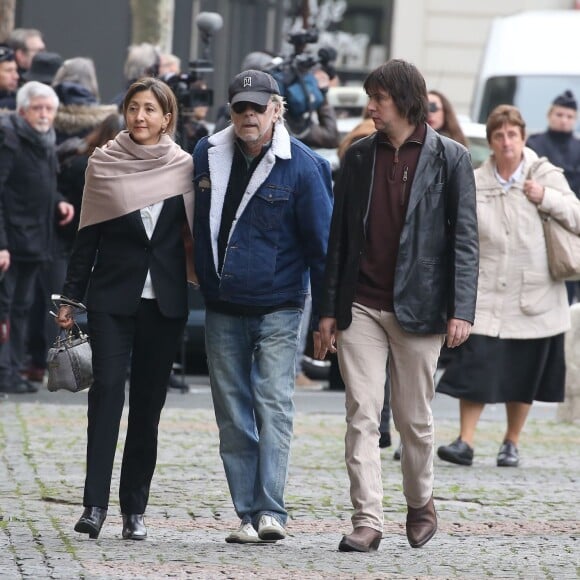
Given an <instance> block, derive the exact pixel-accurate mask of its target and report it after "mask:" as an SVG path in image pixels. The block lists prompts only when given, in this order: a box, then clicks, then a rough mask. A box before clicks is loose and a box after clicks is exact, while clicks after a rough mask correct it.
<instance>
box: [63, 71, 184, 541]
mask: <svg viewBox="0 0 580 580" xmlns="http://www.w3.org/2000/svg"><path fill="white" fill-rule="evenodd" d="M123 114H124V117H125V123H126V126H127V130H126V131H121V132H120V133H119V134H118V135H117V137H116V138H115V140H114V141H111V142H110V143H109V144H108V145H107V146H106V147H103V148H98V149H96V150H95V153H94V154H93V155H92V157H91V158H90V160H89V165H88V168H87V173H86V183H85V190H84V194H83V203H82V210H81V220H80V225H79V232H78V234H77V238H76V241H75V245H74V248H73V252H72V256H71V259H70V263H69V268H68V273H67V279H66V282H65V285H64V289H63V294H64V295H65V296H66V297H68V298H70V299H73V300H75V301H83V300H84V296H85V293H86V295H87V298H86V301H87V302H86V303H87V309H88V328H89V335H90V337H91V344H92V349H93V375H94V383H93V385H92V387H91V388H90V391H89V400H88V403H89V407H88V430H87V476H86V481H85V491H84V500H83V504H84V506H85V510H84V512H83V514H82V516H81V518H80V519H79V521H78V522H77V524H76V525H75V530H76V531H77V532H80V533H85V534H88V535H89V537H91V538H97V537H98V535H99V533H100V531H101V527H102V525H103V522H104V521H105V518H106V515H107V508H108V504H109V493H110V485H111V476H112V469H113V461H114V456H115V448H116V445H117V439H118V434H119V424H120V420H121V414H122V411H123V403H124V398H125V379H126V376H127V366H128V364H129V361H130V363H131V378H130V393H129V420H128V426H127V436H126V440H125V449H124V453H123V464H122V468H121V481H120V488H119V499H120V507H121V513H122V516H123V531H122V535H123V538H126V539H133V540H142V539H144V538H145V537H146V536H147V530H146V528H145V525H144V521H143V514H144V512H145V508H146V507H147V501H148V497H149V488H150V484H151V479H152V477H153V472H154V470H155V463H156V457H157V430H158V424H159V418H160V414H161V410H162V408H163V405H164V403H165V397H166V392H167V389H166V387H167V379H168V377H169V373H170V371H171V366H172V363H173V358H174V355H175V353H176V351H177V347H178V344H179V340H180V339H181V336H182V334H183V329H184V326H185V321H186V319H187V277H186V266H187V264H186V246H187V245H188V244H187V242H188V241H189V240H188V239H186V238H187V236H188V235H189V232H190V231H191V230H190V229H189V228H188V227H187V222H188V221H190V218H191V213H192V211H193V200H192V196H191V193H192V175H193V166H192V161H191V157H190V156H189V155H188V154H187V153H185V152H184V151H183V150H182V149H181V148H180V147H179V146H178V145H177V144H176V143H175V142H174V141H173V140H172V139H171V138H170V137H169V135H172V134H173V131H174V127H175V122H176V118H177V104H176V101H175V97H174V95H173V93H172V92H171V89H169V87H168V86H167V85H166V84H165V83H163V82H162V81H159V80H157V79H154V78H145V79H141V80H140V81H137V82H135V83H133V85H131V87H130V88H129V90H128V92H127V95H126V97H125V100H124V103H123ZM189 210H191V211H189ZM186 216H187V218H189V219H187V220H186ZM57 323H58V324H59V325H60V326H61V327H62V328H65V329H66V328H70V327H71V326H72V324H73V318H72V309H71V307H70V306H68V305H66V304H63V305H61V306H60V308H59V311H58V316H57Z"/></svg>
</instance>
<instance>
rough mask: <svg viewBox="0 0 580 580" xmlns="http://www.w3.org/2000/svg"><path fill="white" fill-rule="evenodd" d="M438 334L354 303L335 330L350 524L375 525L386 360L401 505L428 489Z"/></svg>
mask: <svg viewBox="0 0 580 580" xmlns="http://www.w3.org/2000/svg"><path fill="white" fill-rule="evenodd" d="M443 340H444V335H440V334H428V335H427V334H411V333H409V332H406V331H405V330H403V329H402V328H401V326H400V325H399V323H398V322H397V319H396V318H395V315H394V314H393V313H392V312H385V311H381V310H375V309H373V308H368V307H366V306H363V305H361V304H357V303H355V304H353V306H352V323H351V325H350V326H349V327H348V328H347V329H346V330H343V331H339V332H338V333H337V348H338V362H339V366H340V372H341V374H342V378H343V380H344V383H345V385H346V423H347V427H346V437H345V459H346V467H347V471H348V476H349V479H350V497H351V501H352V505H353V507H354V514H353V516H352V524H353V527H355V528H357V527H359V526H369V527H371V528H374V529H375V530H379V531H382V530H383V521H384V519H383V484H382V478H381V456H380V449H379V424H380V419H381V409H382V407H383V402H384V386H385V380H386V365H387V361H388V364H389V370H390V373H391V410H392V413H393V421H394V423H395V427H396V428H397V430H398V431H399V434H400V436H401V443H402V452H401V470H402V472H403V493H404V494H405V499H406V501H407V505H409V506H411V507H413V508H420V507H423V506H424V505H425V504H426V503H427V502H428V501H429V498H430V497H431V495H432V493H433V449H434V425H433V414H432V412H431V401H432V399H433V395H434V393H435V385H434V374H435V370H436V368H437V359H438V358H439V352H440V350H441V346H442V344H443Z"/></svg>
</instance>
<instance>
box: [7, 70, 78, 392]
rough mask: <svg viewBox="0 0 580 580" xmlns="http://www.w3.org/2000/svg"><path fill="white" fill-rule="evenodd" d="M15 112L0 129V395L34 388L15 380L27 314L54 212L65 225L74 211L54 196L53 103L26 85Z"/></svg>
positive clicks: (38, 87) (48, 92) (37, 87)
mask: <svg viewBox="0 0 580 580" xmlns="http://www.w3.org/2000/svg"><path fill="white" fill-rule="evenodd" d="M16 106H17V112H16V113H12V114H10V115H8V116H6V117H5V118H4V119H3V122H2V125H1V127H0V276H2V278H3V279H2V281H1V282H0V392H4V393H26V392H34V391H36V390H37V389H36V387H34V386H32V385H31V384H30V383H27V382H26V381H24V380H23V379H22V378H21V376H20V370H21V364H22V359H23V356H24V347H25V342H26V328H27V324H28V311H29V309H30V305H31V301H32V298H33V289H34V282H35V279H36V275H37V272H38V269H39V268H40V266H41V264H42V263H43V262H45V261H46V260H48V259H49V257H50V248H51V239H52V233H53V221H54V217H55V212H56V213H57V215H58V216H59V224H61V225H65V224H66V223H68V222H69V221H70V220H71V219H72V218H73V215H74V208H73V206H72V205H71V204H69V203H67V202H65V201H64V200H63V198H62V197H61V196H60V195H59V194H58V193H57V187H56V174H57V161H56V151H55V134H54V130H53V128H52V124H53V122H54V117H55V115H56V110H57V107H58V97H57V96H56V94H55V92H54V91H53V89H52V88H51V87H49V86H47V85H44V84H42V83H39V82H36V81H31V82H29V83H26V84H25V85H23V86H22V87H21V88H20V89H19V90H18V93H17V95H16Z"/></svg>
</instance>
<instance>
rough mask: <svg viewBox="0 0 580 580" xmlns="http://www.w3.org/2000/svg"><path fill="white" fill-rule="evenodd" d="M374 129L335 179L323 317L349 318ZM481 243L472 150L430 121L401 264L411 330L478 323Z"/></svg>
mask: <svg viewBox="0 0 580 580" xmlns="http://www.w3.org/2000/svg"><path fill="white" fill-rule="evenodd" d="M376 142H377V134H376V133H375V134H373V135H370V136H369V137H366V138H364V139H361V140H360V141H357V142H356V143H354V144H353V145H352V146H351V147H350V148H349V149H348V151H347V152H346V156H345V164H344V167H343V170H342V172H341V175H340V177H339V180H338V182H337V183H336V186H335V205H334V213H333V217H332V226H331V231H330V240H329V245H328V257H327V264H326V273H325V291H324V294H323V299H322V305H321V311H320V315H321V316H330V317H334V318H336V319H337V327H338V329H339V330H344V329H345V328H348V326H349V325H350V323H351V321H352V315H351V307H352V303H353V300H354V295H355V289H356V285H357V279H358V274H359V263H360V257H361V254H362V251H363V249H364V241H365V234H366V231H365V230H366V223H367V213H368V208H369V203H370V193H371V191H372V185H373V184H372V180H373V175H374V160H375V150H376ZM478 261H479V245H478V235H477V213H476V202H475V182H474V177H473V169H472V167H471V161H470V159H469V153H468V152H467V150H466V149H465V147H463V146H462V145H459V144H458V143H456V142H455V141H452V140H451V139H448V138H446V137H443V136H441V135H438V134H437V133H436V132H435V131H433V130H432V129H431V128H430V127H427V134H426V136H425V143H424V145H423V148H422V150H421V154H420V156H419V162H418V165H417V171H416V174H415V179H414V180H413V185H412V187H411V192H410V194H409V206H408V209H407V215H406V218H405V223H404V225H403V231H402V233H401V241H400V247H399V254H398V257H397V265H396V269H395V285H394V310H395V315H396V317H397V320H398V321H399V324H400V325H401V326H402V327H403V328H404V329H405V330H407V331H408V332H413V333H422V334H432V333H436V334H443V333H445V332H446V328H447V321H448V320H449V319H450V318H459V319H462V320H467V321H469V322H473V320H474V314H475V299H476V295H477V276H478Z"/></svg>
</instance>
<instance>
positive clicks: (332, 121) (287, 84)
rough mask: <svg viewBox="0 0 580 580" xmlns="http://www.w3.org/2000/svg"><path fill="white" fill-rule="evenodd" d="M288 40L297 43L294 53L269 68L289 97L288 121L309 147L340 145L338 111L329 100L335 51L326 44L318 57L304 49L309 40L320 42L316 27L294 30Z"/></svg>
mask: <svg viewBox="0 0 580 580" xmlns="http://www.w3.org/2000/svg"><path fill="white" fill-rule="evenodd" d="M288 42H290V44H292V45H293V46H294V54H293V55H292V56H290V57H289V58H287V59H285V60H282V61H281V62H278V63H276V62H274V63H272V64H273V66H272V67H271V69H270V70H269V71H268V72H271V73H272V76H273V77H274V78H275V79H276V80H277V81H278V84H279V85H280V88H281V91H282V96H283V97H284V98H285V99H286V102H287V107H288V114H287V116H286V125H287V127H288V129H289V130H290V132H291V133H292V134H293V135H294V136H295V137H296V138H298V139H300V140H301V141H302V142H303V143H305V144H306V145H309V146H310V147H323V148H328V149H332V148H335V147H338V145H339V142H340V137H339V133H338V127H337V123H336V114H335V111H334V108H333V107H332V106H331V105H330V104H329V103H328V102H327V100H326V93H327V91H328V88H329V87H330V84H331V81H333V80H334V79H336V78H337V77H336V69H335V68H334V66H333V65H332V62H333V61H334V60H335V59H336V51H335V50H334V49H333V48H332V47H323V48H320V49H319V50H318V53H317V57H314V56H313V55H311V54H309V53H306V52H304V50H305V48H306V45H307V44H312V43H315V42H318V30H317V29H316V28H309V29H307V30H299V31H297V32H292V33H290V34H289V35H288ZM277 60H279V59H277Z"/></svg>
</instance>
